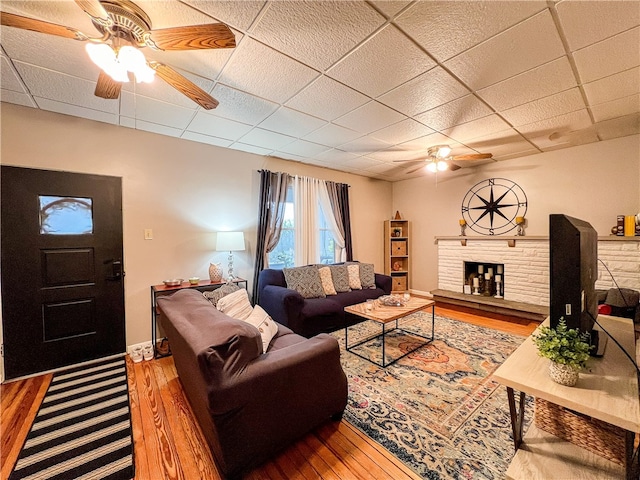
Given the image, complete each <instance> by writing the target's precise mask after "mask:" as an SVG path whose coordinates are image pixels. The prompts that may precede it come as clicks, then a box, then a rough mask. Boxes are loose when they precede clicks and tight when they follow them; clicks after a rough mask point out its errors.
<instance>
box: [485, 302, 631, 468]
mask: <svg viewBox="0 0 640 480" xmlns="http://www.w3.org/2000/svg"><path fill="white" fill-rule="evenodd" d="M598 322H599V323H600V324H601V325H602V326H603V328H604V329H606V330H607V332H609V333H610V334H611V336H613V338H615V339H616V340H617V341H618V342H620V344H621V345H622V347H623V348H624V349H625V351H626V352H627V353H628V354H629V355H631V357H632V358H635V357H636V352H635V334H634V328H633V323H632V322H631V321H630V320H629V319H628V318H617V317H610V316H607V315H599V316H598ZM542 325H545V326H548V325H549V319H547V320H545V321H544V322H543V324H542ZM601 336H603V337H604V336H605V335H601ZM548 370H549V360H548V359H546V358H542V357H540V356H539V355H538V351H537V349H536V347H535V345H534V343H533V340H532V338H531V337H529V338H527V339H526V340H525V341H524V342H523V343H522V345H520V346H519V347H518V348H517V349H516V351H515V352H513V354H511V356H510V357H509V358H508V359H507V360H506V361H505V362H504V363H503V364H502V365H501V366H500V367H499V368H498V369H497V370H496V372H495V373H494V378H495V380H497V381H498V382H500V383H502V384H503V385H505V386H506V387H507V396H508V397H509V411H510V414H511V426H512V431H513V438H514V446H515V448H516V454H515V456H514V457H513V460H512V462H511V465H510V466H509V469H508V470H507V473H506V477H507V478H510V479H514V480H515V479H522V480H525V479H526V480H535V479H544V480H550V479H552V478H559V479H566V478H575V479H578V478H580V479H594V480H595V479H597V480H603V479H620V478H626V479H627V480H631V479H634V480H637V478H638V477H637V476H636V475H637V469H638V458H637V457H636V458H635V461H634V460H633V452H634V445H633V442H634V438H635V433H637V432H640V399H639V395H638V393H639V392H638V377H637V375H636V367H635V366H634V365H632V363H631V362H630V361H629V359H628V358H627V357H626V355H625V354H624V352H623V351H622V350H621V349H620V348H618V346H617V345H615V344H611V345H609V346H608V348H607V350H606V352H605V354H604V356H603V357H601V358H591V359H589V362H588V366H587V369H586V370H585V371H582V372H581V373H580V378H579V380H578V383H577V384H576V386H575V387H565V386H563V385H560V384H557V383H555V382H553V381H552V380H551V379H550V378H549V373H548ZM514 390H518V391H519V395H518V397H519V398H518V399H516V396H515V394H514ZM526 394H529V395H532V396H534V397H539V398H542V399H544V400H547V401H549V402H551V403H554V404H556V405H560V406H563V407H565V408H568V409H571V410H573V411H575V412H578V413H579V414H584V415H586V416H588V417H592V418H597V419H599V420H602V421H604V422H607V423H609V424H612V425H616V426H618V427H620V428H622V429H623V430H624V431H625V445H626V452H625V453H626V454H625V457H626V460H625V466H621V465H619V464H616V463H613V462H611V461H609V460H606V459H604V458H603V457H600V456H599V455H596V454H592V453H591V452H589V451H587V450H585V449H583V448H580V447H578V446H576V445H573V444H571V443H569V442H567V441H564V440H562V439H560V438H558V437H555V436H553V435H551V434H550V433H547V432H544V431H542V430H540V429H538V428H537V427H536V426H535V425H533V424H532V425H531V427H529V430H528V432H527V435H526V437H524V438H523V428H522V427H523V422H524V408H525V401H524V400H525V395H526ZM517 400H519V401H517Z"/></svg>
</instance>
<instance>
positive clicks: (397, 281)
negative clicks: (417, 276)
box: [384, 219, 411, 292]
mask: <svg viewBox="0 0 640 480" xmlns="http://www.w3.org/2000/svg"><path fill="white" fill-rule="evenodd" d="M409 252H410V250H409V221H408V220H400V219H393V220H385V222H384V273H385V274H386V275H390V276H391V278H392V280H393V282H392V287H391V290H392V291H393V292H404V291H406V290H408V289H409V273H410V269H411V267H410V262H409Z"/></svg>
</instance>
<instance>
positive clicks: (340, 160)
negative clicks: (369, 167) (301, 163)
mask: <svg viewBox="0 0 640 480" xmlns="http://www.w3.org/2000/svg"><path fill="white" fill-rule="evenodd" d="M358 157H359V155H355V154H353V153H349V152H345V151H343V150H339V149H334V150H326V151H324V152H322V153H319V154H318V155H316V156H315V158H316V160H318V161H320V162H322V163H323V164H325V166H326V165H330V166H332V167H334V168H335V167H338V166H340V165H342V164H344V163H347V162H350V161H352V160H354V159H356V158H358Z"/></svg>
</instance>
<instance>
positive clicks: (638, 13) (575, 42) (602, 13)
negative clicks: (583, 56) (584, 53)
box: [556, 0, 640, 51]
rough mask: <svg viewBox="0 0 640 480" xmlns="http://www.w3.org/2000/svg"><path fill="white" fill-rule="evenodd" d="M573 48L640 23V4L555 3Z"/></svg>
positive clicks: (611, 2) (622, 2)
mask: <svg viewBox="0 0 640 480" xmlns="http://www.w3.org/2000/svg"><path fill="white" fill-rule="evenodd" d="M556 10H557V11H558V18H560V24H561V25H562V30H563V31H564V34H565V36H566V38H567V43H568V44H569V48H570V49H571V51H575V50H578V49H580V48H583V47H586V46H587V45H591V44H592V43H596V42H599V41H601V40H604V39H605V38H608V37H612V36H613V35H616V34H618V33H621V32H624V31H625V30H628V29H630V28H633V27H635V26H636V25H638V23H640V5H638V2H637V1H636V0H634V1H590V2H584V1H575V0H564V1H561V2H558V3H557V5H556Z"/></svg>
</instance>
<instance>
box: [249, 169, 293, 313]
mask: <svg viewBox="0 0 640 480" xmlns="http://www.w3.org/2000/svg"><path fill="white" fill-rule="evenodd" d="M291 178H292V177H291V176H290V175H289V174H287V173H280V172H278V173H274V172H270V171H268V170H261V171H260V206H259V211H258V232H257V242H256V243H257V245H256V262H255V268H254V271H253V291H252V298H253V302H254V303H258V276H259V275H260V271H261V270H263V269H264V268H267V267H268V266H269V252H271V251H272V250H273V249H274V248H275V247H276V245H277V244H278V241H279V240H280V232H281V231H282V223H283V220H284V207H285V202H286V199H287V188H288V187H289V183H290V182H291Z"/></svg>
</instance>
